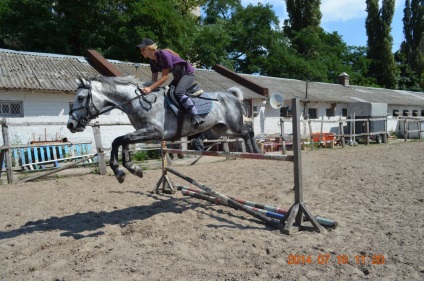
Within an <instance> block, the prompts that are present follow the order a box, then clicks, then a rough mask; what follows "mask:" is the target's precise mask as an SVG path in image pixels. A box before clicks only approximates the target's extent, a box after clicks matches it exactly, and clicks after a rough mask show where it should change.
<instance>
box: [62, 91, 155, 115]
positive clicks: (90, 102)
mask: <svg viewBox="0 0 424 281" xmlns="http://www.w3.org/2000/svg"><path fill="white" fill-rule="evenodd" d="M131 84H132V83H131ZM132 85H134V86H135V87H136V88H135V90H134V93H135V95H136V96H135V97H133V98H131V99H129V100H127V101H125V102H123V103H121V104H115V105H113V106H110V107H108V108H107V109H105V110H98V109H97V107H96V106H95V105H94V103H93V98H92V94H91V85H81V86H79V87H78V89H80V88H83V89H88V96H87V100H86V102H85V105H84V106H80V107H78V108H72V109H71V110H70V111H69V114H70V115H72V113H73V112H74V111H76V110H79V109H83V108H84V109H86V110H87V112H88V113H89V114H90V117H91V118H92V119H95V118H97V117H99V115H102V114H105V113H106V112H109V111H111V110H113V109H115V108H119V109H121V110H122V106H123V105H125V104H127V103H129V102H132V101H133V100H135V99H139V98H142V99H143V100H144V101H145V102H147V103H148V104H150V105H151V104H152V103H155V102H156V100H157V98H158V97H157V96H156V95H155V94H154V93H149V94H147V95H144V94H142V93H141V89H140V87H139V86H138V85H137V84H132ZM148 96H153V97H154V99H153V101H150V100H148V99H147V97H148ZM91 105H92V106H93V107H94V108H95V109H96V111H97V113H96V114H92V113H91V112H90V106H91Z"/></svg>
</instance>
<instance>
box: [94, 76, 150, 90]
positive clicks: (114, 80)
mask: <svg viewBox="0 0 424 281" xmlns="http://www.w3.org/2000/svg"><path fill="white" fill-rule="evenodd" d="M91 80H92V81H97V82H100V83H102V85H103V87H104V89H105V90H106V91H108V92H113V91H115V90H116V86H117V85H129V84H134V85H139V84H141V85H142V86H148V85H150V84H151V82H142V81H140V80H139V79H138V78H136V77H134V76H132V75H130V76H125V77H107V76H99V77H96V78H93V79H91Z"/></svg>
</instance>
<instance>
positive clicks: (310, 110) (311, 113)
mask: <svg viewBox="0 0 424 281" xmlns="http://www.w3.org/2000/svg"><path fill="white" fill-rule="evenodd" d="M308 116H309V119H317V118H318V115H317V109H316V108H308Z"/></svg>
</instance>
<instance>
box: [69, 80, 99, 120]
mask: <svg viewBox="0 0 424 281" xmlns="http://www.w3.org/2000/svg"><path fill="white" fill-rule="evenodd" d="M80 89H86V90H88V95H87V98H86V100H85V104H84V105H83V106H80V107H77V108H73V107H72V109H71V110H69V117H70V118H71V119H73V120H75V121H77V122H78V123H79V124H81V125H82V126H84V127H85V125H87V123H88V121H89V119H88V118H87V116H89V118H90V120H91V119H94V118H97V117H98V116H99V115H100V110H99V109H98V108H97V107H96V106H95V105H94V103H93V94H92V93H91V83H90V84H89V85H80V86H78V89H77V90H78V91H79V90H80ZM92 108H93V109H95V110H96V112H95V113H94V114H93V113H92V112H91V109H92ZM80 109H85V110H86V111H87V113H88V115H87V116H82V117H80V118H79V119H78V118H77V117H76V116H75V114H74V112H75V111H78V110H80Z"/></svg>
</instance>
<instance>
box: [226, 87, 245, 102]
mask: <svg viewBox="0 0 424 281" xmlns="http://www.w3.org/2000/svg"><path fill="white" fill-rule="evenodd" d="M228 92H230V93H232V94H233V95H234V96H235V97H236V98H237V99H238V100H239V101H240V102H242V101H243V92H242V91H241V90H240V89H239V88H237V87H231V88H229V89H228Z"/></svg>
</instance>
